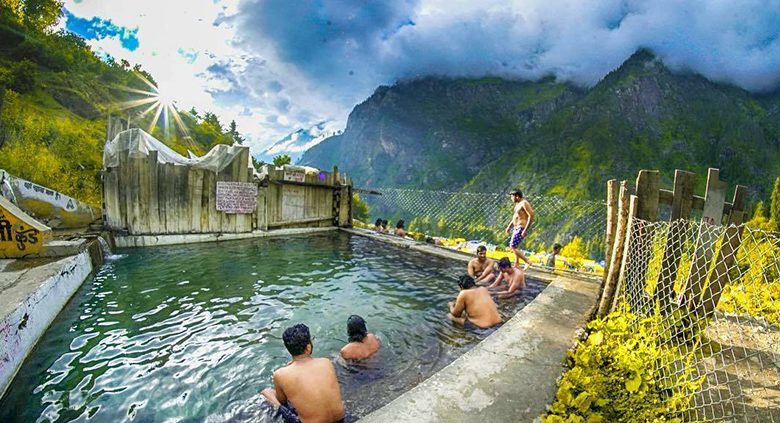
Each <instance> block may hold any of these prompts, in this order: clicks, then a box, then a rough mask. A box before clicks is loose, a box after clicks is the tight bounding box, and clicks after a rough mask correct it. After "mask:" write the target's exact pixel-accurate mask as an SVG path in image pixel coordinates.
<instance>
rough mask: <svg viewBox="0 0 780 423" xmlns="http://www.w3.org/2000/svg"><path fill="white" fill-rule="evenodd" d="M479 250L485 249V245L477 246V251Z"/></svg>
mask: <svg viewBox="0 0 780 423" xmlns="http://www.w3.org/2000/svg"><path fill="white" fill-rule="evenodd" d="M480 251H487V247H485V246H484V245H480V246H479V247H477V252H480Z"/></svg>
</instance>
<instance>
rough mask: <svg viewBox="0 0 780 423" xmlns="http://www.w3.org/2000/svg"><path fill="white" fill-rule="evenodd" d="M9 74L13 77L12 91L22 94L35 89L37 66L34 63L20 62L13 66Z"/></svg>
mask: <svg viewBox="0 0 780 423" xmlns="http://www.w3.org/2000/svg"><path fill="white" fill-rule="evenodd" d="M11 73H12V75H13V80H12V81H11V88H12V89H13V90H14V91H16V92H18V93H20V94H24V93H27V92H30V91H32V90H33V89H34V88H35V85H36V82H37V80H38V66H37V65H36V64H35V63H33V62H31V61H29V60H22V61H21V62H19V63H17V64H16V65H14V67H13V68H12V70H11Z"/></svg>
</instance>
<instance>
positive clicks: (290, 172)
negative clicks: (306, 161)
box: [284, 168, 306, 182]
mask: <svg viewBox="0 0 780 423" xmlns="http://www.w3.org/2000/svg"><path fill="white" fill-rule="evenodd" d="M305 178H306V171H305V170H303V169H290V168H285V169H284V180H285V181H295V182H303V181H304V180H305Z"/></svg>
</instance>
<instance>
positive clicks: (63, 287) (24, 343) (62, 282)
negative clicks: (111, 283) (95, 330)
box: [0, 251, 93, 397]
mask: <svg viewBox="0 0 780 423" xmlns="http://www.w3.org/2000/svg"><path fill="white" fill-rule="evenodd" d="M17 264H21V265H22V266H25V264H24V263H23V262H22V261H20V260H3V261H2V263H0V265H2V267H3V268H2V269H0V270H2V271H0V292H1V293H2V297H0V298H1V299H0V345H2V349H0V397H2V396H3V394H4V393H5V390H6V389H7V388H8V385H9V384H10V383H11V380H13V378H14V376H15V375H16V372H17V371H19V368H20V367H21V365H22V363H23V362H24V360H25V359H26V358H27V355H28V354H29V353H30V352H31V351H32V349H33V347H34V346H35V344H36V343H37V342H38V339H39V338H40V337H41V336H42V335H43V333H44V332H46V329H47V328H48V327H49V325H50V324H51V322H52V321H54V318H55V317H57V315H58V314H59V312H60V310H62V307H64V306H65V304H66V303H67V302H68V300H69V299H70V297H71V296H73V294H74V293H75V292H76V290H77V289H78V288H79V287H80V286H81V284H82V282H83V281H84V280H85V279H86V278H87V276H89V274H90V273H91V272H92V269H93V265H92V261H91V260H90V254H89V252H88V251H84V252H82V253H80V254H78V255H76V256H71V257H67V258H64V259H59V260H55V261H51V262H48V263H46V264H44V265H39V266H34V267H19V268H18V269H13V268H12V269H9V267H13V266H14V265H17Z"/></svg>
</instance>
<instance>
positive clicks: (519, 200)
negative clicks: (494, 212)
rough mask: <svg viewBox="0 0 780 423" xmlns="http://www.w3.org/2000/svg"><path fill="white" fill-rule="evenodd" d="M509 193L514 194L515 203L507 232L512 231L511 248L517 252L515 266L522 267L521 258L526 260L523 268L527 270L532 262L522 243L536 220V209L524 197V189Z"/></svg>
mask: <svg viewBox="0 0 780 423" xmlns="http://www.w3.org/2000/svg"><path fill="white" fill-rule="evenodd" d="M509 195H511V196H512V202H513V203H515V209H514V211H513V213H512V220H510V221H509V225H507V227H506V233H510V231H511V233H512V235H511V236H510V237H509V248H511V249H512V251H513V252H514V253H515V267H520V259H522V260H523V261H524V262H525V266H524V267H523V270H525V269H528V266H530V265H531V262H530V261H528V259H527V258H526V257H525V254H523V251H522V250H521V249H520V243H521V242H523V240H524V239H525V237H526V235H528V228H529V227H530V226H531V222H533V220H534V211H533V209H532V208H531V203H529V202H528V200H526V199H525V198H523V191H520V190H519V189H517V190H514V191H512V193H511V194H509Z"/></svg>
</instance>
